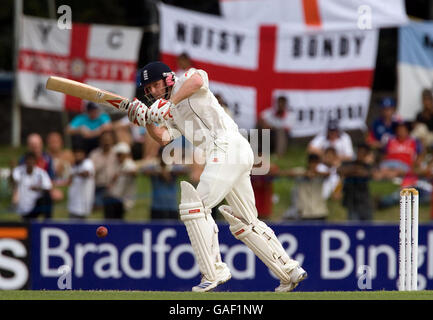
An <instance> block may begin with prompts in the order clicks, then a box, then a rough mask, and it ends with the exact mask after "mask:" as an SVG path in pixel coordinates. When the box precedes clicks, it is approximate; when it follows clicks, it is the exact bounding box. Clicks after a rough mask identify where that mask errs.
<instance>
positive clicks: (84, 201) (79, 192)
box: [67, 146, 95, 219]
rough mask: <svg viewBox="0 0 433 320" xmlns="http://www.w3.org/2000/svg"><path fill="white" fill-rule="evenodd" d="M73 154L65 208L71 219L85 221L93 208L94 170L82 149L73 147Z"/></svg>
mask: <svg viewBox="0 0 433 320" xmlns="http://www.w3.org/2000/svg"><path fill="white" fill-rule="evenodd" d="M73 152H74V159H75V163H74V165H73V166H72V168H71V176H70V179H69V189H68V205H67V207H68V212H69V217H70V218H71V219H85V218H86V217H88V216H89V215H90V213H91V212H92V208H93V200H94V196H95V168H94V166H93V162H92V160H90V159H89V158H87V157H86V150H85V149H84V147H81V146H74V150H73Z"/></svg>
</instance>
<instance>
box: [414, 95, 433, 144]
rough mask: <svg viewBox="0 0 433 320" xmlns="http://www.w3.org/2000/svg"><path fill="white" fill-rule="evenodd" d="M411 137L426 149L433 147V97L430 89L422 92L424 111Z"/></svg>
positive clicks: (420, 113)
mask: <svg viewBox="0 0 433 320" xmlns="http://www.w3.org/2000/svg"><path fill="white" fill-rule="evenodd" d="M411 136H412V137H414V138H416V139H418V140H419V141H420V142H421V143H422V144H423V146H424V147H426V148H431V147H432V146H433V95H432V92H431V90H429V89H424V90H423V91H422V110H421V111H420V112H419V113H418V114H417V116H416V120H415V124H414V128H413V130H412V132H411Z"/></svg>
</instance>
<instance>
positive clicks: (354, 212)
mask: <svg viewBox="0 0 433 320" xmlns="http://www.w3.org/2000/svg"><path fill="white" fill-rule="evenodd" d="M285 103H287V100H286V99H282V98H281V97H280V98H278V99H277V103H276V106H277V107H276V108H275V107H271V108H269V109H267V110H265V111H264V112H262V114H261V117H260V122H259V126H261V127H267V128H269V129H271V137H272V140H271V152H272V153H274V154H276V155H278V154H279V153H280V152H281V151H280V150H281V149H279V148H278V147H275V146H278V145H283V144H284V143H281V142H277V140H278V139H283V138H282V137H283V136H279V138H276V137H277V135H275V133H276V132H277V131H278V130H281V128H284V131H285V133H286V134H287V135H288V137H286V138H284V139H286V140H288V139H289V138H290V123H291V122H290V121H289V120H283V119H284V118H286V119H289V118H290V116H289V115H288V114H287V113H288V112H289V110H290V108H288V107H286V108H285V112H282V109H283V108H282V107H279V106H282V105H283V104H285ZM422 104H423V106H422V110H421V111H420V112H419V113H418V114H417V116H416V119H415V120H414V121H412V122H409V121H403V120H402V118H401V117H400V116H399V115H398V114H397V112H396V101H395V99H393V98H392V97H385V98H382V99H380V101H379V103H378V107H379V108H380V112H379V115H378V117H377V118H375V119H373V121H372V122H371V125H370V126H369V127H368V130H367V132H366V134H365V137H364V138H363V139H358V140H360V141H357V143H353V141H352V139H351V137H350V135H349V134H348V133H346V132H345V131H344V130H342V129H341V126H340V123H339V120H338V119H333V118H330V119H328V121H327V126H326V130H325V131H324V132H322V133H319V134H317V135H316V136H315V137H313V138H312V139H311V140H310V141H309V142H308V145H307V147H306V151H307V159H306V166H305V167H304V168H293V169H290V170H280V169H279V168H274V169H273V170H272V171H271V172H270V173H269V175H268V176H267V177H261V178H256V177H253V186H254V181H255V180H260V181H261V183H260V184H258V187H259V188H260V187H261V185H262V184H263V182H264V181H267V183H268V184H271V183H270V182H269V181H272V180H275V179H276V178H279V179H285V178H290V179H293V180H294V184H293V188H292V190H291V195H290V199H291V201H290V203H291V204H290V207H289V208H287V210H286V211H285V212H284V213H283V216H282V217H283V219H290V220H325V219H327V217H328V215H329V209H328V207H327V204H328V199H330V198H332V199H334V200H338V201H340V203H341V205H342V206H343V207H344V208H345V209H346V214H347V215H346V217H347V219H348V220H355V221H361V220H362V221H369V220H373V219H374V212H375V209H383V208H387V207H390V206H393V205H397V204H398V203H399V190H397V191H395V192H392V193H390V194H386V195H383V196H381V197H373V196H372V194H371V191H370V188H369V185H370V184H369V183H370V181H372V180H382V181H391V182H392V183H394V184H395V185H398V186H400V187H401V188H404V187H415V188H417V189H418V190H419V192H420V202H421V203H430V201H431V194H432V185H431V178H432V176H433V173H432V171H431V170H432V168H433V157H432V150H433V139H432V137H433V131H432V130H433V95H432V91H431V90H428V89H425V90H423V92H422ZM272 118H274V119H279V120H278V121H275V120H273V121H266V119H272ZM271 122H272V123H274V124H277V125H263V124H266V123H271ZM282 123H287V125H282ZM278 124H279V125H278ZM272 131H274V134H272ZM263 197H264V196H263V194H262V195H259V198H263ZM267 200H268V203H271V206H272V202H271V201H270V200H271V195H270V194H268V195H267ZM260 201H262V202H264V203H265V202H266V200H265V199H260ZM268 207H269V206H268ZM258 209H259V215H261V216H262V218H264V217H267V216H268V212H269V211H270V209H269V208H267V209H266V210H264V211H263V212H260V206H258Z"/></svg>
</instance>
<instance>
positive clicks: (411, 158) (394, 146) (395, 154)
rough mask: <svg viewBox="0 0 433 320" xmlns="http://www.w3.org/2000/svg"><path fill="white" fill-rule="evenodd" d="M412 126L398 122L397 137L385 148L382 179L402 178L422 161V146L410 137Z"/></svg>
mask: <svg viewBox="0 0 433 320" xmlns="http://www.w3.org/2000/svg"><path fill="white" fill-rule="evenodd" d="M409 132H410V124H409V123H407V122H403V121H401V122H398V123H397V124H396V125H395V137H392V138H391V139H389V141H388V143H387V144H386V146H385V150H384V155H383V160H382V161H381V163H380V175H381V178H382V179H393V178H396V177H402V176H404V175H405V174H407V173H409V172H410V171H411V170H413V168H414V166H416V165H417V164H418V162H419V160H420V158H419V155H420V154H421V151H422V148H421V144H420V143H419V142H418V141H417V140H416V139H414V138H412V137H411V136H409Z"/></svg>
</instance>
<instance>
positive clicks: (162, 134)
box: [146, 124, 171, 146]
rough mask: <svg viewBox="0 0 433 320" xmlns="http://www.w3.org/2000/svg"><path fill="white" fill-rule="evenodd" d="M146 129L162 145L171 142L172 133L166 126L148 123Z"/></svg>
mask: <svg viewBox="0 0 433 320" xmlns="http://www.w3.org/2000/svg"><path fill="white" fill-rule="evenodd" d="M146 129H147V131H148V132H149V135H150V136H151V137H152V138H153V140H155V141H156V142H158V143H159V144H160V145H161V146H165V145H167V144H169V143H170V142H171V139H170V134H169V133H168V130H167V128H166V127H163V126H160V127H157V126H155V125H154V124H146Z"/></svg>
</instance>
